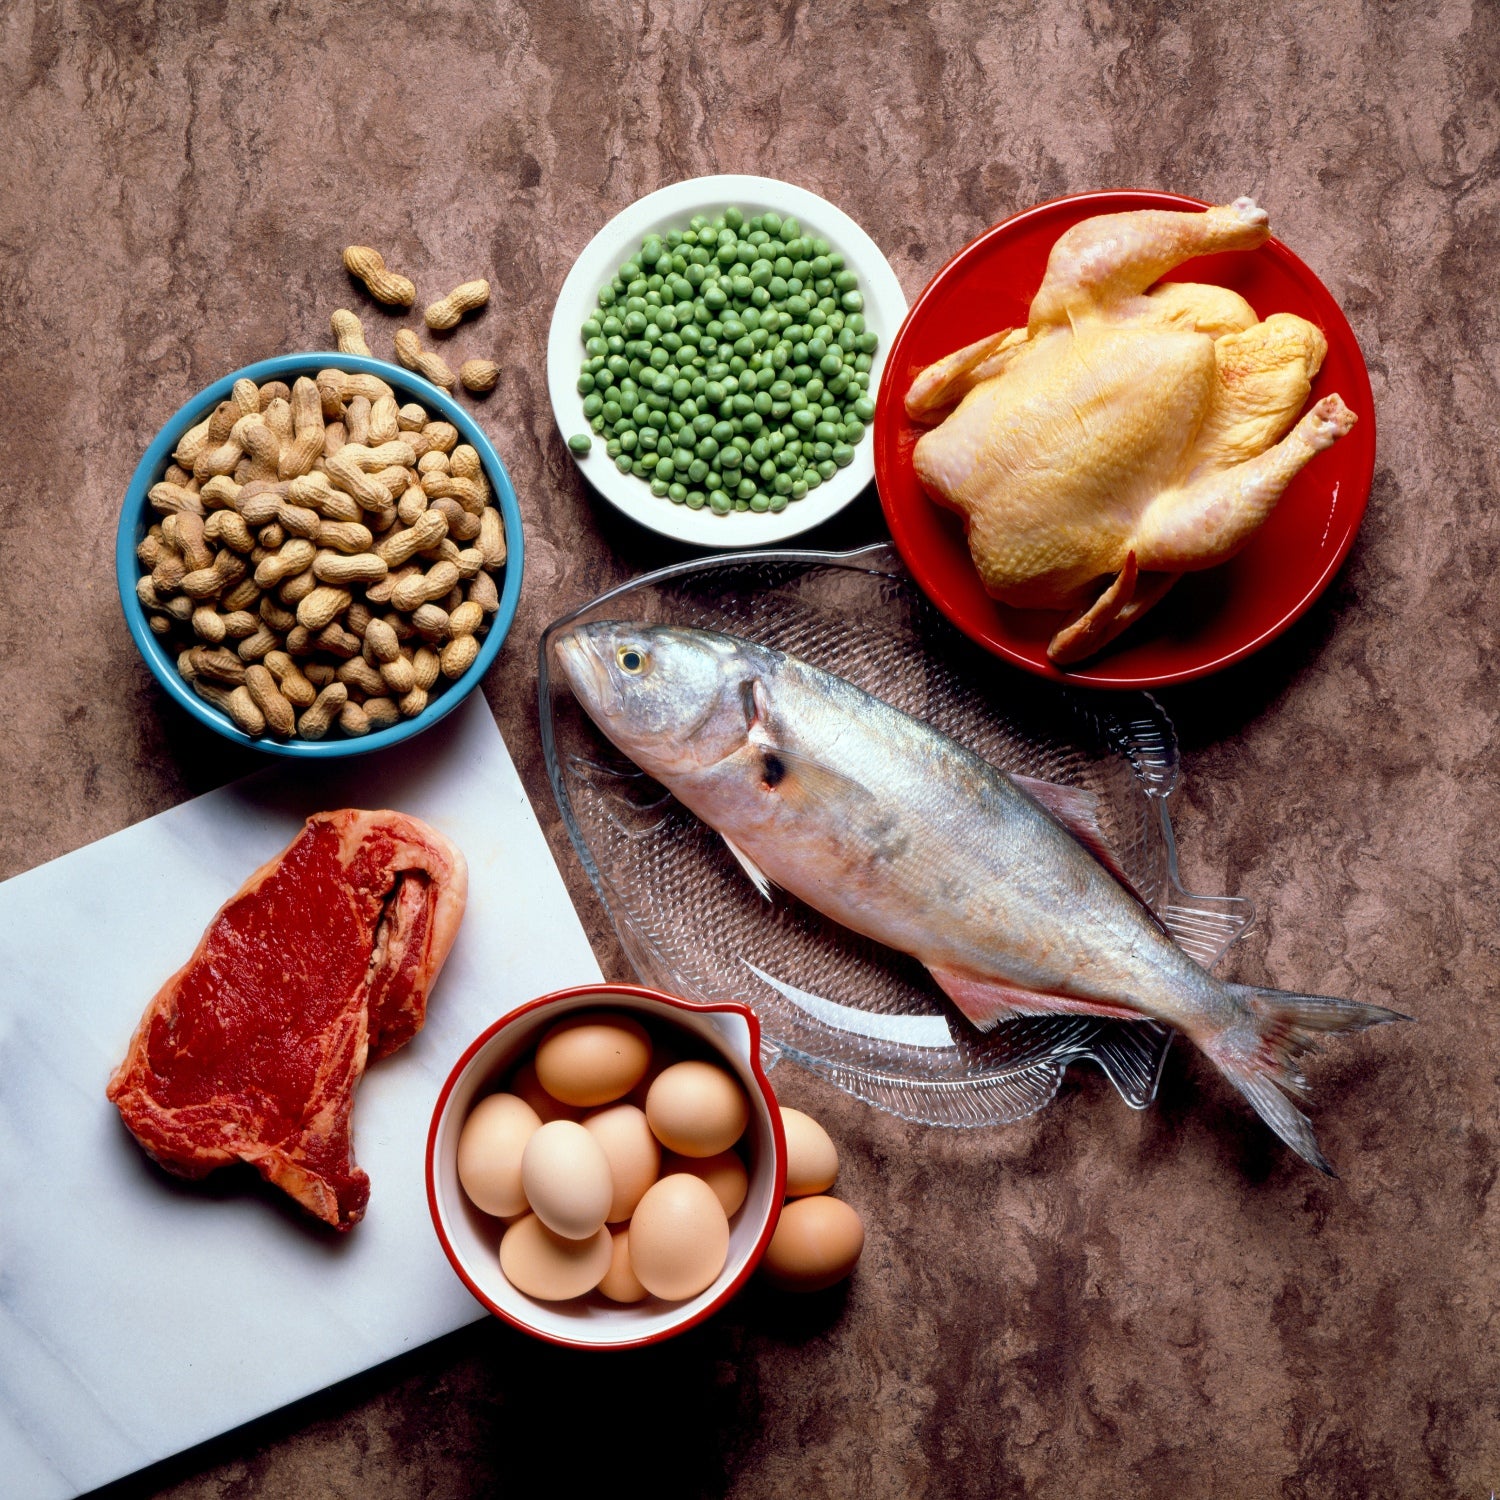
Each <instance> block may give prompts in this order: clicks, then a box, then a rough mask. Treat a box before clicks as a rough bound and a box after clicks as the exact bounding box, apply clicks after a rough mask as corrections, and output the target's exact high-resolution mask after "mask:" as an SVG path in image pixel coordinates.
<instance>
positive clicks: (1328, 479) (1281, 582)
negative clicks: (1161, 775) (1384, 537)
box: [874, 192, 1375, 688]
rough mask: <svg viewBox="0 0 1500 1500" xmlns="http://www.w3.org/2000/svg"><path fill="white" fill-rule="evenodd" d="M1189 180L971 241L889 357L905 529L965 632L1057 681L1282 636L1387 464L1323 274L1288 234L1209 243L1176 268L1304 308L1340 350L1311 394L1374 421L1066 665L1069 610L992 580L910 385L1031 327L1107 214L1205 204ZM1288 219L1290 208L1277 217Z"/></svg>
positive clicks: (918, 304) (892, 520)
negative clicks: (1070, 247)
mask: <svg viewBox="0 0 1500 1500" xmlns="http://www.w3.org/2000/svg"><path fill="white" fill-rule="evenodd" d="M1207 206H1208V205H1207V204H1205V203H1202V202H1200V201H1199V200H1198V199H1196V198H1184V197H1180V196H1179V195H1177V194H1176V193H1153V192H1103V193H1079V194H1077V195H1075V196H1073V197H1071V198H1059V199H1057V200H1056V201H1055V202H1052V203H1043V204H1039V205H1038V206H1037V207H1035V208H1030V209H1027V210H1026V211H1025V212H1024V213H1020V214H1017V215H1016V216H1015V217H1014V218H1010V219H1007V220H1005V221H1004V223H1001V224H997V225H996V226H995V227H994V228H993V229H990V230H987V231H986V232H985V233H984V234H982V235H980V237H979V238H978V239H977V240H975V241H974V242H973V243H972V244H969V245H966V246H965V247H964V248H963V249H962V250H960V251H959V252H958V254H957V255H955V256H954V257H953V259H952V260H950V261H949V262H948V264H947V265H946V266H944V267H943V268H942V270H941V271H939V272H938V273H937V275H936V276H934V277H933V279H932V280H931V281H930V282H929V283H928V285H927V287H926V288H925V289H924V290H923V292H922V294H921V295H920V296H919V297H918V298H917V300H916V301H915V302H914V303H913V304H912V308H911V311H910V312H909V313H908V314H907V316H906V321H905V322H904V323H903V324H902V325H901V329H900V331H899V332H898V333H897V335H896V341H895V343H894V344H893V345H892V346H891V352H890V355H889V356H888V358H887V360H886V367H885V376H884V378H883V379H882V381H881V385H880V394H879V397H878V400H877V404H876V411H875V433H874V437H875V482H876V485H877V486H878V488H879V490H880V503H881V505H882V507H883V508H884V510H885V516H886V521H887V523H888V524H889V526H890V528H891V536H892V538H893V539H894V541H895V543H896V546H897V549H898V550H899V551H900V553H901V556H902V560H903V561H904V562H905V563H906V566H907V567H908V568H909V569H910V570H911V573H912V576H913V577H914V578H915V579H916V581H917V583H918V584H919V585H920V587H921V588H922V590H923V592H924V593H926V594H927V596H928V597H929V598H930V599H931V600H932V601H933V603H934V604H936V605H937V607H938V608H939V609H940V610H941V611H942V612H943V613H944V614H945V615H946V616H947V617H948V619H950V620H951V621H952V622H953V623H954V624H955V625H956V626H958V628H959V629H960V630H962V631H963V632H964V634H965V635H967V636H969V637H970V638H971V639H972V640H975V641H977V642H978V643H979V644H980V645H982V646H985V647H987V648H988V649H989V650H991V651H993V652H994V653H995V654H996V655H997V656H1001V657H1003V658H1005V660H1007V661H1009V662H1012V663H1014V664H1015V665H1016V666H1018V667H1022V668H1024V669H1025V670H1026V671H1028V672H1034V673H1036V674H1037V675H1038V676H1041V677H1050V678H1053V679H1055V680H1057V681H1060V682H1061V681H1065V682H1074V683H1080V684H1083V685H1086V686H1090V687H1101V688H1152V687H1162V686H1165V685H1166V684H1168V683H1173V682H1186V681H1189V680H1191V679H1192V678H1195V677H1203V676H1206V675H1207V674H1208V673H1210V672H1216V671H1218V670H1219V669H1220V668H1222V667H1227V666H1229V665H1230V663H1231V662H1236V661H1239V660H1241V659H1242V658H1243V657H1246V656H1249V655H1250V654H1251V652H1253V651H1257V650H1259V649H1260V647H1262V646H1264V645H1266V644H1267V643H1268V642H1269V641H1272V640H1274V639H1275V638H1276V637H1277V636H1278V635H1280V634H1281V633H1282V631H1284V630H1285V629H1286V628H1287V627H1288V626H1289V625H1291V624H1292V622H1293V621H1295V620H1296V619H1298V618H1299V616H1301V615H1302V614H1303V613H1304V612H1305V611H1306V610H1307V609H1308V608H1309V606H1310V605H1311V604H1312V602H1313V601H1314V600H1315V599H1316V598H1317V597H1318V595H1319V594H1320V593H1322V591H1323V590H1324V589H1325V588H1326V587H1327V586H1328V584H1329V582H1330V581H1331V580H1332V578H1333V575H1334V574H1335V573H1336V572H1337V571H1338V569H1339V565H1340V564H1341V563H1342V562H1343V560H1344V558H1345V556H1346V555H1347V554H1348V551H1349V548H1350V547H1351V546H1352V545H1353V544H1354V536H1355V533H1356V532H1357V531H1358V530H1359V523H1360V519H1361V518H1362V517H1363V515H1364V511H1365V503H1366V501H1367V500H1368V498H1369V493H1370V481H1371V479H1372V478H1373V476H1374V472H1375V403H1374V398H1373V396H1372V394H1371V391H1370V378H1369V375H1368V373H1367V372H1366V369H1365V362H1364V358H1363V356H1362V355H1361V354H1360V352H1359V344H1358V342H1357V341H1356V340H1355V337H1354V331H1353V330H1352V329H1351V328H1350V327H1349V323H1348V320H1347V319H1346V318H1345V317H1344V315H1343V313H1342V312H1341V311H1340V309H1339V306H1338V304H1337V303H1336V302H1335V301H1334V300H1333V297H1332V295H1331V294H1330V293H1329V291H1328V289H1327V288H1326V287H1325V286H1324V285H1323V283H1322V282H1321V281H1319V280H1318V278H1317V277H1316V276H1315V275H1314V274H1313V272H1312V271H1311V270H1310V269H1309V268H1308V267H1307V266H1306V265H1305V264H1304V263H1303V262H1302V261H1301V260H1299V259H1298V258H1297V257H1296V256H1295V255H1294V254H1293V253H1292V252H1291V251H1290V250H1288V249H1287V247H1286V246H1285V245H1283V244H1282V243H1281V241H1279V240H1277V239H1274V238H1273V239H1271V240H1269V241H1267V242H1266V244H1264V245H1263V246H1261V247H1260V248H1259V249H1258V250H1251V251H1244V252H1238V253H1236V252H1231V253H1229V254H1225V255H1212V256H1203V257H1201V258H1199V259H1197V260H1192V261H1188V262H1187V263H1186V264H1185V265H1182V266H1179V267H1178V268H1177V269H1176V270H1175V271H1173V272H1171V273H1170V274H1169V275H1168V276H1167V277H1165V278H1164V279H1165V280H1169V281H1199V282H1210V283H1213V284H1215V285H1218V286H1226V287H1230V288H1232V289H1233V290H1234V291H1236V292H1238V293H1239V294H1240V295H1241V296H1242V297H1244V298H1245V299H1246V301H1248V302H1249V303H1250V305H1251V306H1252V307H1253V308H1254V309H1255V311H1256V312H1257V314H1259V316H1260V317H1262V318H1266V317H1269V316H1270V315H1271V314H1272V313H1275V312H1290V313H1296V314H1297V315H1299V316H1300V317H1303V318H1306V319H1308V321H1309V322H1312V323H1316V324H1317V325H1318V326H1319V327H1320V328H1321V329H1322V330H1323V332H1324V334H1325V335H1326V336H1327V339H1328V357H1327V358H1326V359H1325V360H1324V362H1323V368H1322V370H1321V371H1320V372H1319V375H1318V378H1317V379H1316V380H1315V381H1314V382H1313V389H1312V395H1311V398H1310V402H1311V401H1316V400H1318V399H1319V398H1320V397H1323V396H1326V395H1328V394H1330V393H1331V392H1334V391H1337V392H1338V393H1339V394H1340V395H1341V396H1342V397H1343V398H1344V400H1345V402H1346V403H1347V404H1348V405H1349V407H1350V408H1351V409H1352V410H1353V411H1354V413H1355V415H1356V416H1357V417H1358V418H1359V421H1358V422H1357V423H1356V424H1355V426H1354V430H1353V431H1352V432H1350V433H1349V434H1348V435H1347V436H1346V437H1343V438H1341V439H1340V440H1339V441H1338V442H1337V443H1335V444H1334V445H1333V447H1332V448H1330V449H1328V451H1327V452H1325V453H1321V454H1319V455H1318V456H1317V457H1316V458H1314V459H1313V461H1312V462H1311V463H1310V464H1308V465H1307V467H1306V468H1305V469H1303V470H1302V472H1301V473H1300V474H1299V475H1298V476H1297V477H1296V478H1295V479H1294V480H1293V481H1292V483H1291V484H1290V485H1289V486H1288V487H1287V490H1286V493H1285V494H1284V495H1283V496H1282V498H1281V501H1280V503H1279V504H1278V505H1277V506H1276V509H1275V510H1274V511H1273V512H1272V513H1271V516H1270V519H1269V520H1268V521H1267V522H1266V523H1265V525H1263V526H1262V527H1261V528H1260V530H1259V531H1258V532H1256V534H1255V536H1254V537H1253V538H1252V539H1251V541H1250V542H1249V544H1248V545H1247V546H1246V547H1245V548H1244V550H1243V551H1241V552H1239V553H1238V554H1237V555H1236V556H1235V557H1233V558H1231V559H1230V560H1229V561H1228V562H1227V563H1224V564H1222V565H1220V566H1219V567H1216V568H1209V569H1207V570H1206V571H1204V572H1201V573H1190V574H1188V575H1187V576H1186V577H1185V578H1183V579H1182V580H1181V581H1180V582H1179V583H1178V584H1177V585H1176V587H1174V588H1173V590H1172V591H1171V593H1169V594H1168V595H1167V597H1166V599H1165V600H1163V602H1162V603H1160V604H1158V605H1157V606H1156V608H1155V609H1153V610H1152V611H1151V612H1150V613H1149V614H1147V615H1146V616H1145V617H1144V618H1143V619H1142V620H1141V621H1140V622H1139V623H1138V624H1136V625H1134V626H1132V627H1131V628H1130V630H1128V631H1127V632H1125V634H1123V635H1122V636H1121V637H1120V638H1119V639H1118V640H1116V641H1114V642H1112V643H1111V644H1110V645H1109V646H1108V647H1106V649H1105V650H1104V652H1103V653H1101V655H1100V656H1099V657H1097V658H1096V659H1094V660H1091V661H1086V662H1083V663H1081V664H1080V665H1079V666H1078V667H1076V668H1073V669H1071V670H1069V671H1067V672H1060V671H1059V670H1058V669H1057V668H1056V667H1054V666H1053V665H1052V663H1051V662H1049V661H1048V660H1047V642H1048V641H1049V640H1050V639H1051V638H1052V636H1053V634H1054V633H1055V632H1056V631H1057V630H1058V628H1059V627H1060V626H1061V625H1063V624H1065V623H1066V621H1067V619H1068V616H1066V615H1064V614H1060V613H1055V612H1049V611H1041V610H1034V611H1031V610H1014V609H1010V608H1007V607H1006V606H1005V605H1003V604H1000V603H998V602H997V601H995V600H994V599H991V598H990V597H989V595H988V594H986V593H985V591H984V586H983V585H982V584H981V583H980V581H979V574H978V572H977V571H976V569H975V567H974V563H973V560H972V558H971V557H970V556H969V548H968V544H967V542H966V541H965V539H964V528H963V521H962V518H961V517H959V516H958V515H956V514H955V513H954V512H952V511H950V510H947V509H945V508H944V507H942V506H940V505H938V503H937V502H936V501H935V500H933V499H931V498H930V497H929V496H928V495H927V494H926V493H925V491H924V490H923V489H922V487H921V485H920V484H919V483H918V481H917V476H916V471H915V470H914V469H913V467H912V457H911V455H912V449H913V448H914V447H915V446H916V442H917V439H918V438H919V437H920V436H921V435H922V433H923V431H925V430H926V429H924V428H921V427H918V426H917V425H916V424H914V423H913V422H911V421H909V420H908V418H907V416H906V411H905V407H904V404H903V403H904V401H905V398H906V392H907V391H908V389H909V388H910V386H911V383H912V380H913V379H914V378H915V377H916V375H917V374H918V373H919V372H920V371H921V370H923V369H925V368H926V367H927V366H928V365H930V364H932V363H933V362H934V361H935V360H938V359H941V358H943V357H944V356H945V355H947V354H951V353H952V352H953V351H954V350H955V349H960V348H962V347H963V346H964V345H965V344H971V343H973V342H974V341H975V340H976V339H979V338H982V337H984V336H985V335H986V334H991V333H995V332H997V331H998V330H1000V329H1002V328H1006V327H1016V326H1021V325H1024V324H1025V322H1026V319H1027V315H1028V311H1029V309H1030V305H1031V299H1032V297H1033V296H1034V295H1035V294H1036V290H1037V288H1038V287H1039V286H1040V285H1041V282H1042V276H1043V273H1044V272H1045V271H1046V268H1047V257H1048V255H1049V254H1050V253H1051V251H1052V246H1053V245H1054V244H1055V243H1056V242H1057V238H1058V236H1059V235H1061V234H1062V233H1063V232H1064V231H1065V230H1067V229H1071V228H1072V227H1073V225H1075V224H1077V223H1078V222H1080V221H1081V220H1083V219H1087V218H1092V217H1093V216H1094V215H1096V214H1109V213H1124V212H1127V211H1129V210H1133V209H1140V208H1166V209H1178V210H1182V209H1190V210H1191V209H1201V208H1205V207H1207ZM1273 217H1274V216H1273Z"/></svg>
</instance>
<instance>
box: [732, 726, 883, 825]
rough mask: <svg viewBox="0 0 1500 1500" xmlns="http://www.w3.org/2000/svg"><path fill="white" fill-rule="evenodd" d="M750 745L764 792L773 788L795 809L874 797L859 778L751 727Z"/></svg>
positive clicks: (847, 802) (868, 799)
mask: <svg viewBox="0 0 1500 1500" xmlns="http://www.w3.org/2000/svg"><path fill="white" fill-rule="evenodd" d="M750 744H751V747H752V749H754V750H755V752H756V753H757V754H758V755H759V756H760V761H761V767H760V769H761V779H762V782H763V784H764V786H765V788H766V790H767V791H768V792H775V793H776V795H777V796H779V797H780V798H781V799H782V800H783V801H785V802H788V803H790V804H791V805H792V806H793V807H795V808H796V809H797V810H798V811H799V812H806V811H807V810H809V809H810V808H814V807H817V806H820V805H828V804H832V803H842V804H844V806H845V807H846V808H847V806H848V805H849V804H851V803H855V804H859V803H870V802H874V801H876V800H877V799H876V797H875V793H874V792H872V791H871V790H870V789H869V788H868V787H867V786H865V785H864V784H863V783H862V782H858V781H856V780H855V779H854V778H853V777H852V776H846V775H845V774H844V773H843V772H842V771H836V770H834V768H833V767H832V766H830V765H828V764H826V763H825V762H824V761H821V760H818V759H816V758H815V757H814V756H811V755H803V754H802V753H801V751H798V750H788V749H787V748H786V747H785V746H783V745H777V744H775V743H773V742H772V740H771V737H770V736H769V735H763V734H760V733H758V732H756V731H752V732H751V735H750Z"/></svg>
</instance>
